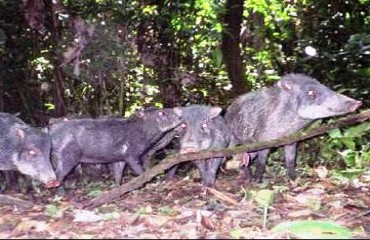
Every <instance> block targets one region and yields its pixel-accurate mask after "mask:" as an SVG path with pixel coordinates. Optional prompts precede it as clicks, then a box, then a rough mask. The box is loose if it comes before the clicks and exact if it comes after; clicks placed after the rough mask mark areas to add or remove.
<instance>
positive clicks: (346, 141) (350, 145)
mask: <svg viewBox="0 0 370 240" xmlns="http://www.w3.org/2000/svg"><path fill="white" fill-rule="evenodd" d="M341 140H342V142H343V143H344V145H346V147H348V148H349V149H356V143H355V141H354V139H353V138H347V137H343V138H342V139H341Z"/></svg>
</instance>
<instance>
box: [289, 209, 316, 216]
mask: <svg viewBox="0 0 370 240" xmlns="http://www.w3.org/2000/svg"><path fill="white" fill-rule="evenodd" d="M312 213H313V212H312V210H310V209H304V210H297V211H293V212H288V214H287V217H289V218H299V217H308V216H310V215H311V214H312Z"/></svg>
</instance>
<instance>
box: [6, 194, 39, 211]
mask: <svg viewBox="0 0 370 240" xmlns="http://www.w3.org/2000/svg"><path fill="white" fill-rule="evenodd" d="M0 204H1V205H15V206H17V207H18V208H20V209H22V210H26V209H30V208H32V207H33V206H34V204H33V203H32V202H30V201H25V200H21V199H18V198H14V197H11V196H8V195H4V194H0Z"/></svg>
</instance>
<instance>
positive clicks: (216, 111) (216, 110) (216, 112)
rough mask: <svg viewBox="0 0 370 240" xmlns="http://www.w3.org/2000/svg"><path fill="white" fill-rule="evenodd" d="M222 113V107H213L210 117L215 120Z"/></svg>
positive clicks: (210, 110)
mask: <svg viewBox="0 0 370 240" xmlns="http://www.w3.org/2000/svg"><path fill="white" fill-rule="evenodd" d="M221 112H222V108H220V107H212V108H210V109H209V115H210V117H211V118H215V117H217V116H218V115H220V114H221Z"/></svg>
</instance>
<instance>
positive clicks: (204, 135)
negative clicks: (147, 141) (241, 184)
mask: <svg viewBox="0 0 370 240" xmlns="http://www.w3.org/2000/svg"><path fill="white" fill-rule="evenodd" d="M179 108H180V109H181V112H182V116H183V118H184V122H185V125H183V124H182V125H180V126H178V127H177V128H175V129H174V130H173V131H171V132H168V133H167V135H166V136H165V137H163V138H162V139H161V140H160V141H158V142H157V143H156V144H155V145H154V146H153V147H152V148H151V150H150V151H149V153H150V154H148V155H145V156H143V157H142V160H143V161H144V166H147V165H148V163H147V161H148V160H149V159H150V157H151V156H152V155H153V154H154V152H155V151H156V150H158V149H161V148H163V147H165V146H167V145H168V144H169V143H170V142H171V141H172V140H173V139H174V138H175V137H176V136H178V137H179V139H178V141H179V149H177V150H178V151H179V153H181V154H182V153H188V152H197V151H200V150H206V149H214V148H226V147H228V146H229V143H230V141H231V137H232V134H231V131H230V129H229V128H228V127H227V125H226V123H225V121H224V119H223V118H222V116H221V115H220V113H221V112H222V108H220V107H211V106H206V105H198V104H193V105H190V106H187V107H179ZM222 160H223V158H211V159H202V160H197V161H196V162H195V164H196V166H197V168H198V169H199V171H200V174H201V178H202V182H203V184H204V185H205V186H214V185H215V181H216V175H217V171H218V169H219V166H220V164H221V162H222ZM176 169H177V166H175V167H173V168H172V169H171V170H170V173H169V174H170V176H169V177H172V176H173V175H174V173H175V171H176Z"/></svg>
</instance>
